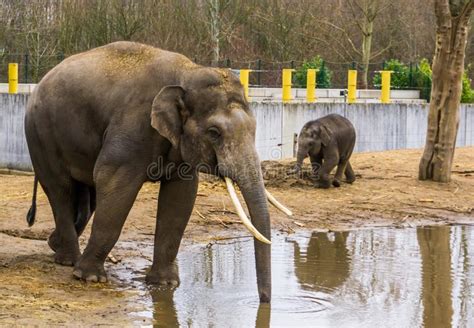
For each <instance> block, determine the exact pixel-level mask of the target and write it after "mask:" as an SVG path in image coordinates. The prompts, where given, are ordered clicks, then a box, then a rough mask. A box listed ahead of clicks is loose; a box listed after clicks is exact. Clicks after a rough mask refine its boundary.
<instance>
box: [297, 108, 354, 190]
mask: <svg viewBox="0 0 474 328" xmlns="http://www.w3.org/2000/svg"><path fill="white" fill-rule="evenodd" d="M355 140H356V133H355V129H354V126H353V125H352V123H351V122H350V121H349V120H348V119H346V118H345V117H343V116H341V115H338V114H330V115H327V116H324V117H321V118H319V119H317V120H314V121H310V122H308V123H306V124H305V125H304V126H303V128H302V129H301V132H300V134H299V136H298V153H297V161H296V165H295V168H294V172H296V173H299V172H300V171H301V166H302V164H303V161H304V159H305V158H306V157H308V156H309V158H310V160H311V165H312V168H313V173H314V174H315V176H316V180H317V181H316V186H317V187H319V188H329V187H330V186H331V183H332V184H333V185H334V186H335V187H339V186H340V181H341V179H342V174H345V176H346V181H347V182H348V183H353V182H354V181H355V174H354V171H353V170H352V167H351V164H350V162H349V159H350V157H351V155H352V151H353V149H354V145H355ZM336 166H337V170H336V174H335V175H334V179H333V180H332V181H331V178H330V176H329V174H330V173H331V171H332V170H333V169H334V168H335V167H336Z"/></svg>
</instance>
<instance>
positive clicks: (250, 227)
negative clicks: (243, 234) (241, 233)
mask: <svg viewBox="0 0 474 328" xmlns="http://www.w3.org/2000/svg"><path fill="white" fill-rule="evenodd" d="M224 179H225V184H226V186H227V191H228V192H229V196H230V199H231V200H232V204H234V206H235V209H236V210H237V214H238V215H239V218H240V219H241V220H242V223H243V224H244V226H245V227H246V228H247V229H248V230H249V231H250V233H251V234H252V235H253V236H254V237H255V238H257V239H258V240H260V241H261V242H262V243H265V244H269V245H270V244H271V243H272V242H271V241H270V240H268V239H267V238H265V236H263V235H262V234H261V233H260V232H259V231H258V230H257V228H255V227H254V226H253V224H252V222H251V221H250V220H249V218H248V217H247V214H245V211H244V209H243V207H242V204H240V201H239V199H238V198H237V193H236V192H235V188H234V185H233V183H232V180H231V179H229V178H227V177H226V178H224Z"/></svg>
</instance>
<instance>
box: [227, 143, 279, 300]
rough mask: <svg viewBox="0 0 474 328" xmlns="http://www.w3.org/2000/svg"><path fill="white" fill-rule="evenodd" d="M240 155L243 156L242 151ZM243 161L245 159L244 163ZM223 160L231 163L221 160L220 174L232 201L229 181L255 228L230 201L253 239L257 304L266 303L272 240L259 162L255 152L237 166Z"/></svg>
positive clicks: (269, 287) (245, 157)
mask: <svg viewBox="0 0 474 328" xmlns="http://www.w3.org/2000/svg"><path fill="white" fill-rule="evenodd" d="M240 153H241V154H242V153H243V151H242V152H240ZM242 158H244V160H243V161H242ZM226 159H227V161H226V162H227V163H232V164H231V165H226V164H224V162H223V161H220V164H221V167H220V169H221V174H222V175H224V176H225V177H226V178H225V180H226V183H227V187H228V189H229V193H230V195H231V198H232V197H233V195H232V193H233V191H232V190H233V187H232V182H230V179H232V180H233V181H234V182H235V183H236V184H237V185H238V187H239V189H240V191H241V192H242V195H243V198H244V200H245V203H246V204H247V208H248V210H249V213H250V217H251V225H253V226H254V227H255V228H254V229H251V228H250V227H249V225H250V223H249V224H245V218H243V217H244V216H246V215H245V213H243V210H241V209H240V210H239V208H238V207H240V203H239V204H236V202H234V200H233V202H234V205H236V208H237V212H239V216H240V217H241V219H242V220H243V221H244V224H245V225H246V227H247V228H249V230H250V231H251V232H252V234H253V235H254V236H255V237H256V238H255V239H254V247H255V264H256V271H257V285H258V294H259V297H260V302H262V303H269V302H270V300H271V286H272V283H271V279H272V276H271V246H270V244H269V243H270V240H271V227H270V214H269V212H268V203H267V193H266V191H265V186H264V184H263V177H262V172H261V168H260V161H259V159H258V156H257V154H256V152H253V153H252V154H250V155H248V156H242V157H241V161H239V162H238V164H236V161H233V160H230V158H226ZM234 198H236V197H234ZM237 203H238V200H237ZM252 230H254V231H252ZM255 230H257V232H258V233H255ZM258 235H260V236H258ZM262 237H263V238H262ZM257 238H258V239H260V240H258V239H257Z"/></svg>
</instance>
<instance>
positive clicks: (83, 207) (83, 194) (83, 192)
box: [74, 182, 96, 237]
mask: <svg viewBox="0 0 474 328" xmlns="http://www.w3.org/2000/svg"><path fill="white" fill-rule="evenodd" d="M95 194H96V193H95V188H94V187H89V186H87V185H85V184H83V183H80V182H77V183H76V219H75V221H74V226H75V228H76V233H77V236H78V237H79V236H80V235H81V234H82V232H83V231H84V229H85V228H86V226H87V223H88V222H89V219H90V218H91V216H92V214H93V213H94V211H95V206H96V195H95Z"/></svg>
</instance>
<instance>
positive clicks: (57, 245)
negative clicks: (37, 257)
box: [48, 230, 81, 266]
mask: <svg viewBox="0 0 474 328" xmlns="http://www.w3.org/2000/svg"><path fill="white" fill-rule="evenodd" d="M48 246H49V247H50V248H51V249H52V250H53V251H54V252H55V254H54V262H56V263H58V264H60V265H64V266H73V265H74V264H75V263H76V262H77V260H78V259H79V257H80V256H81V253H80V251H79V248H78V246H77V245H71V246H64V245H63V243H61V242H60V240H59V237H58V234H57V233H56V230H54V231H53V232H52V233H51V235H50V236H49V238H48Z"/></svg>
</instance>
